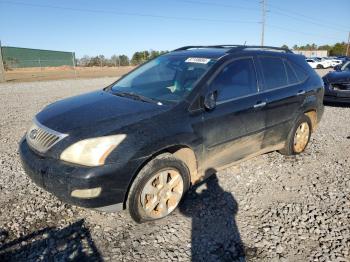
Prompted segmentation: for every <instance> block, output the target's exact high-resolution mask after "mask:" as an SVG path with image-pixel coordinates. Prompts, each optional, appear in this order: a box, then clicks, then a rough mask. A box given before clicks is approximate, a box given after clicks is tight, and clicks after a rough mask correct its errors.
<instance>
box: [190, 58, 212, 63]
mask: <svg viewBox="0 0 350 262" xmlns="http://www.w3.org/2000/svg"><path fill="white" fill-rule="evenodd" d="M185 62H186V63H197V64H208V63H209V62H210V59H208V58H202V57H189V58H187V59H186V61H185Z"/></svg>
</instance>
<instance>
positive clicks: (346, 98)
mask: <svg viewBox="0 0 350 262" xmlns="http://www.w3.org/2000/svg"><path fill="white" fill-rule="evenodd" d="M323 101H324V102H328V103H350V92H344V91H339V92H336V91H334V92H332V93H326V94H325V95H324V98H323Z"/></svg>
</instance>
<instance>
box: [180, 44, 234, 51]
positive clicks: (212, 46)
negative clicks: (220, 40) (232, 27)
mask: <svg viewBox="0 0 350 262" xmlns="http://www.w3.org/2000/svg"><path fill="white" fill-rule="evenodd" d="M235 46H238V45H188V46H183V47H180V48H177V49H175V50H173V51H183V50H188V49H192V48H232V47H235Z"/></svg>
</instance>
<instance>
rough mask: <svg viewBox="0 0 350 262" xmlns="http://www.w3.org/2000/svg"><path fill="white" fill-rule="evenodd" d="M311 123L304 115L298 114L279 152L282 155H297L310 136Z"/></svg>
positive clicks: (307, 142) (302, 149)
mask: <svg viewBox="0 0 350 262" xmlns="http://www.w3.org/2000/svg"><path fill="white" fill-rule="evenodd" d="M311 130H312V124H311V120H310V118H309V117H307V116H306V115H302V116H300V117H299V118H298V119H297V121H296V122H295V124H294V125H293V127H292V129H291V131H290V132H289V134H288V137H287V141H286V143H285V146H284V148H283V149H282V150H280V151H279V152H280V153H281V154H282V155H287V156H290V155H298V154H300V153H302V152H304V151H305V149H306V147H307V145H308V144H309V141H310V138H311Z"/></svg>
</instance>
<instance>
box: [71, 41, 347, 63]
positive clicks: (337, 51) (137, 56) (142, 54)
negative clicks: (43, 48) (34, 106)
mask: <svg viewBox="0 0 350 262" xmlns="http://www.w3.org/2000/svg"><path fill="white" fill-rule="evenodd" d="M282 47H283V48H289V47H288V46H287V45H283V46H282ZM346 48H347V44H346V43H345V42H340V43H335V44H334V45H320V46H318V45H316V44H315V43H312V44H306V45H301V46H298V45H294V46H293V47H292V49H293V50H327V51H328V54H329V55H330V56H340V55H345V53H346ZM167 52H168V51H156V50H150V51H148V50H144V51H138V52H135V53H134V54H133V55H132V57H131V59H130V58H129V57H128V56H127V55H112V56H111V57H110V58H107V57H105V56H104V55H98V56H92V57H90V56H87V55H85V56H83V57H82V58H80V59H77V65H79V66H100V67H103V66H116V67H117V66H136V65H139V64H142V63H144V62H146V61H148V60H150V59H153V58H155V57H157V56H159V55H162V54H165V53H167ZM348 55H349V54H348Z"/></svg>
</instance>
